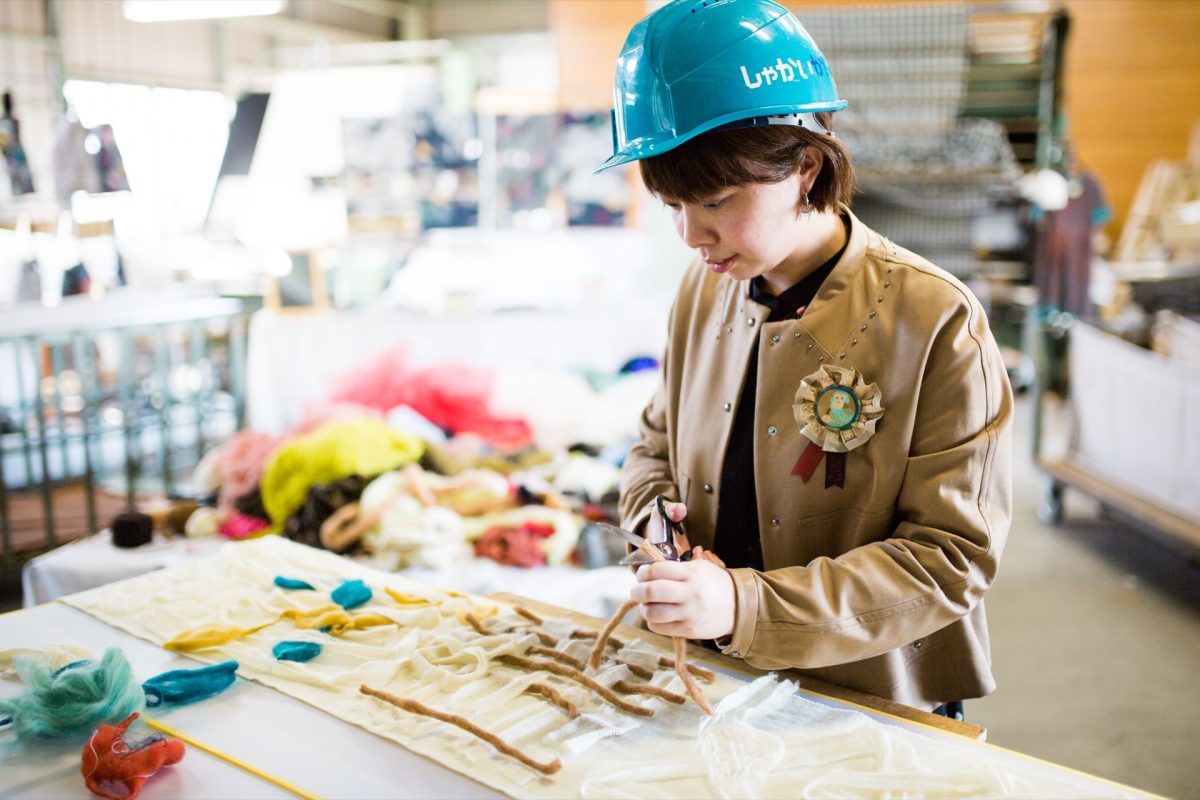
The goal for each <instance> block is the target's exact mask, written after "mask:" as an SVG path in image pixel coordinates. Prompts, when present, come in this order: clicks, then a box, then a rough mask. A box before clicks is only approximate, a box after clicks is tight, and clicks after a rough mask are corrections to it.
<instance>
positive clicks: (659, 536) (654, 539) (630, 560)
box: [599, 494, 692, 566]
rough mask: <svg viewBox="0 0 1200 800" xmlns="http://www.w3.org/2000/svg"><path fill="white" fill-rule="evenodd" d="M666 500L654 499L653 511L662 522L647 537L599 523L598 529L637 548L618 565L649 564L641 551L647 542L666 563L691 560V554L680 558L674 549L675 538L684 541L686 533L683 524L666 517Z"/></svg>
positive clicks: (649, 561)
mask: <svg viewBox="0 0 1200 800" xmlns="http://www.w3.org/2000/svg"><path fill="white" fill-rule="evenodd" d="M665 502H666V498H665V497H663V496H662V495H661V494H660V495H658V496H657V497H655V498H654V510H655V511H656V512H657V513H658V518H659V520H660V521H661V522H662V525H661V526H659V528H658V530H657V531H654V530H653V529H652V530H651V533H650V534H649V536H647V537H645V538H643V537H641V536H638V535H637V534H636V533H630V532H629V531H627V530H625V529H624V528H618V527H617V526H616V525H609V524H608V523H607V522H601V523H599V527H601V528H603V529H604V530H606V531H609V532H610V533H614V534H616V535H617V536H620V537H621V538H622V539H624V540H625V541H626V542H628V543H629V544H631V545H633V546H634V547H636V548H638V549H636V550H634V551H633V552H632V553H630V554H629V555H627V556H625V557H624V558H622V559H621V560H620V561H618V562H617V563H618V564H622V565H625V566H637V565H640V564H649V563H651V562H652V561H653V559H652V558H651V557H650V556H648V555H647V554H646V553H645V552H643V551H642V549H641V547H642V543H643V542H645V541H648V542H649V543H650V545H651V546H652V547H655V548H657V549H658V551H659V552H660V553H662V554H663V557H664V558H665V559H667V560H668V561H690V560H691V558H692V554H691V552H688V551H685V552H684V553H683V555H682V556H681V555H680V554H679V551H678V550H676V549H675V544H674V541H675V537H676V536H678V537H680V539H683V540H684V541H686V539H685V538H684V537H686V535H687V534H686V533H685V532H684V530H683V524H682V523H679V522H675V521H674V520H673V519H671V518H670V517H669V516H668V515H667V508H666V506H665V505H664V503H665Z"/></svg>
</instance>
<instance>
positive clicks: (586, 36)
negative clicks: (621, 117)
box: [549, 0, 648, 111]
mask: <svg viewBox="0 0 1200 800" xmlns="http://www.w3.org/2000/svg"><path fill="white" fill-rule="evenodd" d="M549 3H550V5H549V19H550V33H551V34H552V35H553V36H554V43H555V47H556V48H557V49H558V65H559V66H558V91H559V97H560V100H561V106H562V108H563V109H564V110H567V111H607V110H608V109H610V108H612V92H613V76H614V74H615V71H616V65H617V56H618V55H620V53H621V46H622V45H623V44H625V37H626V35H627V34H628V33H629V29H630V28H632V27H633V26H634V24H635V23H636V22H637V21H638V20H640V19H641V18H642V17H644V16H646V14H647V13H648V12H647V5H646V0H549Z"/></svg>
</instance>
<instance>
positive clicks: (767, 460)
mask: <svg viewBox="0 0 1200 800" xmlns="http://www.w3.org/2000/svg"><path fill="white" fill-rule="evenodd" d="M766 314H767V311H766V309H765V308H764V307H763V306H761V305H759V304H758V303H755V302H754V301H753V300H751V299H750V297H749V285H748V282H736V283H735V282H733V281H730V280H729V279H727V278H721V277H719V276H716V275H714V274H712V272H711V271H709V270H707V269H705V268H704V266H703V265H702V264H696V265H694V266H693V267H692V268H690V269H689V270H688V272H687V274H686V275H685V276H684V279H683V282H682V284H681V286H680V289H679V294H678V296H677V298H676V300H675V305H674V308H673V309H672V312H671V318H670V322H669V332H668V344H667V350H666V354H665V358H664V364H663V383H662V385H661V386H660V387H659V390H658V392H657V393H656V395H655V396H654V398H653V399H652V400H651V402H650V405H649V406H647V408H646V410H645V412H644V414H643V417H642V421H641V439H640V441H638V442H637V443H635V444H634V446H633V448H632V450H631V452H630V454H629V458H628V460H627V462H626V464H625V468H624V471H623V476H622V487H621V488H622V491H621V514H622V520H623V522H624V524H625V526H626V527H627V528H629V529H631V530H633V529H636V528H637V526H639V525H641V524H643V522H644V521H645V519H646V517H647V515H648V513H649V506H650V503H651V501H652V500H653V498H654V496H655V495H656V494H660V493H662V494H665V495H667V496H668V497H669V498H678V499H680V500H682V501H683V502H685V503H686V504H687V507H688V516H687V519H686V520H685V525H686V527H687V531H688V535H689V538H690V540H691V544H693V545H703V546H704V547H705V548H708V547H711V546H712V544H713V539H714V533H715V532H714V526H715V525H716V519H717V498H718V497H719V496H720V490H721V487H720V485H719V482H720V479H721V467H722V464H723V460H724V457H725V443H726V440H727V439H728V436H729V432H730V429H731V427H732V424H733V417H734V413H735V411H736V409H735V408H734V406H735V404H736V403H737V401H738V398H739V397H740V395H741V382H742V377H743V373H744V372H745V370H746V364H747V362H748V359H749V354H750V348H751V344H752V343H753V341H754V340H755V339H757V340H758V352H759V356H758V358H759V361H758V374H757V376H751V379H756V380H757V381H758V389H757V401H756V408H755V433H754V479H755V484H756V488H757V493H758V517H759V520H760V530H759V536H760V537H761V540H762V553H763V561H764V565H765V568H766V570H765V571H764V572H758V571H756V570H751V569H731V570H730V574H731V575H732V576H733V580H734V585H735V589H736V596H737V612H736V622H735V627H734V631H733V635H732V640H731V642H730V644H729V646H728V648H727V649H726V652H727V653H729V654H731V655H737V656H740V657H742V658H744V659H745V660H746V661H747V662H748V663H750V664H751V665H753V666H755V667H759V668H762V669H782V668H788V667H794V668H799V669H801V670H802V671H804V672H806V673H808V674H811V675H813V676H815V677H818V678H821V679H823V680H826V681H829V682H832V683H836V684H840V685H842V686H847V687H851V688H854V689H859V690H861V691H865V692H869V693H871V694H875V695H879V696H881V697H887V698H891V699H894V700H897V701H899V702H902V703H907V704H909V705H913V706H917V707H923V708H932V707H934V706H936V705H938V704H941V703H944V702H948V701H952V700H961V699H965V698H971V697H980V696H982V695H984V694H987V693H988V692H990V691H992V690H993V689H994V688H995V682H994V680H993V678H992V674H991V657H990V652H989V646H988V633H987V624H986V621H985V618H984V610H983V595H984V592H985V591H986V590H987V588H988V586H989V585H990V584H991V582H992V579H993V578H994V577H995V575H996V568H997V565H998V562H999V560H1000V554H1001V551H1002V550H1003V548H1004V541H1005V538H1006V536H1007V534H1008V525H1009V516H1010V507H1011V438H1012V436H1011V422H1012V408H1013V406H1012V391H1011V389H1010V387H1009V383H1008V376H1007V374H1006V372H1005V369H1004V364H1003V362H1002V360H1001V357H1000V353H999V350H998V349H997V347H996V343H995V341H994V339H993V338H992V334H991V332H990V330H989V328H988V323H987V319H986V317H985V315H984V312H983V309H982V308H981V307H980V305H979V302H978V301H977V300H976V299H975V297H974V296H973V295H972V294H971V293H970V292H969V291H968V290H967V289H966V288H965V287H964V286H963V285H962V284H961V283H960V282H959V281H958V280H956V279H955V278H954V277H953V276H951V275H949V274H948V273H946V272H944V271H942V270H940V269H938V268H937V267H935V266H933V265H932V264H930V263H929V262H927V261H925V260H924V259H922V258H920V257H919V256H916V255H914V254H912V253H910V252H908V251H906V250H904V249H902V248H900V247H898V246H896V245H895V244H893V243H891V242H890V241H888V240H887V239H885V238H883V237H882V236H880V235H879V234H877V233H875V232H874V231H872V230H870V229H869V228H867V227H866V226H865V225H863V224H862V223H861V222H859V221H858V220H857V219H856V218H854V217H853V216H851V231H850V239H849V243H848V244H847V246H846V249H845V252H844V253H843V255H842V258H841V260H840V261H839V262H838V264H837V266H836V267H834V269H833V272H832V273H831V274H830V275H829V277H828V278H827V279H826V280H825V282H824V284H822V286H821V289H820V291H819V292H818V293H817V296H816V297H815V298H814V299H813V301H812V303H811V304H810V305H809V307H808V310H807V311H806V313H805V314H804V316H803V318H802V319H800V320H785V321H779V322H771V323H768V324H761V322H760V321H761V319H762V318H763V317H765V316H766ZM823 363H829V364H835V365H838V366H849V367H855V368H857V369H858V370H859V371H860V372H861V373H862V374H863V376H864V377H865V378H866V380H867V381H868V382H874V383H876V384H877V385H878V386H879V389H880V391H881V393H882V404H883V408H884V412H883V415H882V417H880V419H879V422H878V425H877V428H876V432H875V435H874V437H873V438H871V439H870V441H868V442H867V443H866V444H865V445H863V446H861V447H859V448H858V449H855V450H852V451H851V452H850V453H848V454H847V455H846V473H845V486H844V488H836V487H835V488H829V489H826V488H825V480H824V469H825V466H824V463H822V465H821V466H819V467H818V468H817V471H816V473H815V474H814V475H813V476H812V479H811V480H810V481H809V482H808V483H804V482H803V481H802V480H801V478H800V477H798V476H794V475H792V474H791V471H792V467H793V465H795V463H796V460H797V459H798V458H799V456H800V453H801V452H802V451H803V449H804V447H805V446H806V445H807V444H808V440H807V439H806V438H803V437H801V435H800V426H799V425H798V424H797V423H796V421H795V420H794V418H793V416H792V403H793V401H794V400H795V394H796V390H797V388H798V387H799V385H800V381H801V379H803V378H804V377H806V376H808V375H809V374H811V373H813V372H815V371H817V370H818V369H819V368H820V367H821V365H822V364H823Z"/></svg>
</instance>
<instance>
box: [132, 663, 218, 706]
mask: <svg viewBox="0 0 1200 800" xmlns="http://www.w3.org/2000/svg"><path fill="white" fill-rule="evenodd" d="M237 668H238V662H236V661H222V662H221V663H220V664H211V665H209V666H207V667H200V668H199V669H173V670H171V671H170V672H164V673H163V674H161V675H155V676H154V677H153V678H150V679H149V680H148V681H145V682H143V683H142V689H143V690H144V691H145V692H146V705H148V706H150V707H151V708H154V707H157V706H160V705H162V704H163V703H174V704H176V705H183V704H185V703H194V702H196V701H197V700H203V699H204V698H206V697H212V696H213V695H214V694H219V693H221V692H223V691H225V690H226V689H228V688H229V687H230V686H231V685H233V681H234V679H235V678H237Z"/></svg>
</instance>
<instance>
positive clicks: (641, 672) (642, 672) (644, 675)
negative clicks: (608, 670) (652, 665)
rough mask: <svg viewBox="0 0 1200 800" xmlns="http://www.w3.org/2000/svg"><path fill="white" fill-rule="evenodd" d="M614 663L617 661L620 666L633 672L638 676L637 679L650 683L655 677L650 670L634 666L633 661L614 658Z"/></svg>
mask: <svg viewBox="0 0 1200 800" xmlns="http://www.w3.org/2000/svg"><path fill="white" fill-rule="evenodd" d="M613 661H615V662H617V663H618V664H620V665H621V666H623V667H625V668H626V669H628V670H629V671H630V672H632V673H633V674H634V675H636V676H637V677H639V678H641V679H642V680H644V681H648V680H650V679H651V678H653V677H654V672H653V671H651V670H648V669H646V668H645V667H642V666H638V665H637V664H634V663H633V662H632V661H626V660H625V659H623V658H614V659H613Z"/></svg>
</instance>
